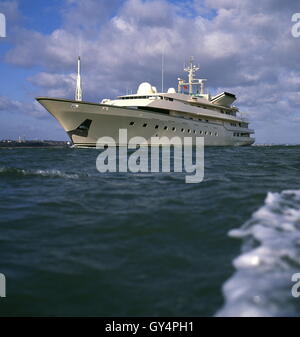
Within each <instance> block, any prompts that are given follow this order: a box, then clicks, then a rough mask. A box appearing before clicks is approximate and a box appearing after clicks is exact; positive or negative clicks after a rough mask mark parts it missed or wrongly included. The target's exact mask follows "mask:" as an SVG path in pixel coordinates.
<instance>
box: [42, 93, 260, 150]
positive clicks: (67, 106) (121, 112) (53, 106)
mask: <svg viewBox="0 0 300 337" xmlns="http://www.w3.org/2000/svg"><path fill="white" fill-rule="evenodd" d="M37 100H38V101H39V102H40V103H41V104H42V105H43V106H44V107H45V108H46V109H47V110H48V111H49V112H50V113H51V114H52V115H53V116H54V117H55V118H56V119H57V120H58V122H59V123H60V124H61V126H62V127H63V128H64V130H65V131H66V132H67V133H68V135H69V137H70V138H71V141H72V143H73V144H74V145H75V146H76V147H95V146H96V143H97V140H98V139H99V138H100V137H104V136H108V137H112V138H113V139H114V140H115V141H116V142H118V139H119V129H127V132H128V139H130V138H132V137H136V136H141V137H144V138H145V139H147V141H150V139H151V137H163V136H166V137H168V138H172V137H175V136H177V137H180V138H181V139H183V138H184V137H204V138H205V140H204V143H205V145H206V146H246V145H251V144H253V143H254V138H250V137H235V136H234V131H236V130H233V129H230V127H228V126H227V125H226V124H225V123H217V122H216V123H214V122H205V121H199V120H189V119H186V118H180V117H175V116H171V115H167V114H163V113H158V112H151V111H146V110H142V109H133V108H125V107H119V106H112V105H107V104H96V103H89V102H78V101H72V100H64V99H54V98H44V97H41V98H37ZM84 123H85V124H84ZM82 124H83V130H81V129H80V128H79V127H80V126H82ZM78 128H79V129H78ZM241 131H243V130H242V129H241ZM117 145H122V144H118V143H117Z"/></svg>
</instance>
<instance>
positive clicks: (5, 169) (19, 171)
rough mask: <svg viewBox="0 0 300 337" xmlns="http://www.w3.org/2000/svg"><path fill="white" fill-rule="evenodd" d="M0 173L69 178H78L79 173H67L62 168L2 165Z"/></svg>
mask: <svg viewBox="0 0 300 337" xmlns="http://www.w3.org/2000/svg"><path fill="white" fill-rule="evenodd" d="M0 173H4V174H5V173H11V174H14V173H15V174H21V175H37V176H43V177H60V178H68V179H78V178H79V176H78V174H71V173H65V172H62V171H60V170H56V169H52V170H40V169H39V170H28V169H26V170H25V169H19V168H9V167H0Z"/></svg>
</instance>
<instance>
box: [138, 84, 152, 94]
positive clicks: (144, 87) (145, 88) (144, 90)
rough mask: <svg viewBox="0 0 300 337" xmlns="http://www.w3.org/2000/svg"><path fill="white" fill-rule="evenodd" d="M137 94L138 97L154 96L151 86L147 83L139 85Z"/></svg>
mask: <svg viewBox="0 0 300 337" xmlns="http://www.w3.org/2000/svg"><path fill="white" fill-rule="evenodd" d="M137 94H138V95H151V94H154V92H153V89H152V86H151V84H150V83H148V82H143V83H141V84H140V85H139V88H138V91H137Z"/></svg>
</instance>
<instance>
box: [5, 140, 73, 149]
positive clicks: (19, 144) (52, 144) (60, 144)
mask: <svg viewBox="0 0 300 337" xmlns="http://www.w3.org/2000/svg"><path fill="white" fill-rule="evenodd" d="M69 146H70V142H66V141H56V140H24V141H16V140H1V141H0V148H5V149H7V148H11V149H12V148H18V149H24V148H65V147H69Z"/></svg>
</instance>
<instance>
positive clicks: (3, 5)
mask: <svg viewBox="0 0 300 337" xmlns="http://www.w3.org/2000/svg"><path fill="white" fill-rule="evenodd" d="M0 13H3V14H4V15H5V17H6V35H7V36H6V38H0V118H1V123H0V139H17V138H18V137H19V136H21V137H24V138H26V139H56V140H67V139H68V138H67V136H66V134H65V132H64V130H63V129H62V128H61V126H60V125H59V123H58V122H57V121H56V120H55V119H54V118H53V117H52V116H51V115H50V114H49V113H48V112H47V111H45V110H44V109H43V107H41V106H40V105H39V104H38V103H37V102H36V101H35V97H38V96H50V97H59V98H60V97H62V98H73V97H74V92H75V85H76V83H75V79H76V69H77V65H76V62H77V61H76V60H77V56H78V55H79V54H80V55H81V59H82V81H83V83H82V86H83V98H84V100H87V101H92V102H100V101H101V100H102V99H103V98H115V97H116V96H117V95H122V94H126V92H128V91H131V90H132V91H133V92H136V90H137V87H138V85H139V84H140V83H141V82H145V81H146V82H150V83H151V84H152V85H153V86H156V87H157V88H159V89H160V88H161V58H162V52H163V51H164V55H165V56H164V57H165V80H164V82H165V88H168V87H175V88H176V87H177V78H178V77H184V76H186V74H185V73H184V71H183V65H184V63H185V62H187V61H188V60H189V58H190V56H194V59H195V61H196V63H197V64H199V66H200V70H199V72H198V76H197V77H200V78H206V79H208V81H207V91H208V92H210V93H211V94H212V95H215V94H217V93H218V92H220V91H228V92H232V93H234V94H236V96H237V98H238V99H237V101H236V102H235V105H237V106H238V107H239V108H240V110H241V111H243V112H244V113H245V116H246V117H247V118H248V119H249V120H250V122H251V128H254V129H255V137H256V141H257V143H267V144H269V143H277V144H282V143H286V144H300V38H295V37H293V35H292V33H291V31H292V27H293V25H294V24H295V23H293V22H292V16H293V14H294V13H300V1H299V0H285V1H282V0H261V1H259V2H258V1H253V0H242V1H241V0H181V1H180V0H38V1H37V0H0Z"/></svg>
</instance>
